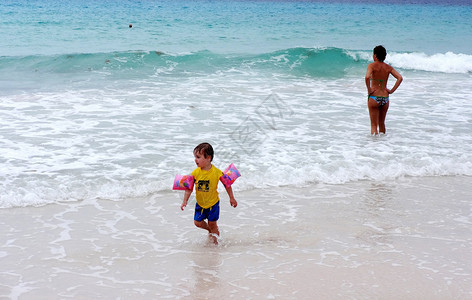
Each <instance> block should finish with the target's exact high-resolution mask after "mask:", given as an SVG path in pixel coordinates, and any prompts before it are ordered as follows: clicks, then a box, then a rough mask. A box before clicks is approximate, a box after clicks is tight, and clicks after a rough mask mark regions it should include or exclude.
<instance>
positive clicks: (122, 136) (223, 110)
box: [0, 71, 472, 207]
mask: <svg viewBox="0 0 472 300" xmlns="http://www.w3.org/2000/svg"><path fill="white" fill-rule="evenodd" d="M354 75H355V76H354ZM354 75H353V77H352V78H351V77H347V78H344V79H339V80H328V79H311V78H299V77H298V78H292V77H288V76H285V77H284V76H280V75H279V76H278V77H272V76H271V75H270V74H262V73H258V72H253V73H250V72H246V73H245V74H244V75H241V74H237V73H236V74H235V73H234V72H232V71H229V72H228V73H221V74H218V75H211V74H209V75H206V76H200V77H196V78H187V79H184V78H181V80H180V81H179V82H177V81H173V79H161V81H160V82H157V83H156V82H154V81H153V80H147V79H143V80H141V81H136V82H133V83H129V82H127V83H126V84H124V85H122V84H121V82H120V81H118V82H116V83H114V82H109V83H107V86H106V88H104V89H75V90H74V89H71V90H68V91H64V90H55V89H53V90H51V91H45V92H41V93H21V94H18V95H6V96H2V97H1V102H2V105H3V109H2V111H1V114H2V118H1V121H0V122H1V127H2V133H1V135H0V145H1V147H2V158H1V160H0V163H1V166H2V167H1V168H0V170H1V174H2V177H4V178H5V180H3V182H2V185H1V186H0V189H1V193H0V195H1V196H0V206H2V207H9V206H25V205H41V204H44V203H52V202H59V201H71V200H72V201H74V200H83V199H95V198H107V199H120V198H123V197H134V196H142V195H147V194H150V193H154V192H156V191H161V190H168V189H170V187H171V184H172V179H173V177H174V175H175V174H182V173H189V172H191V171H192V170H193V168H195V165H194V163H193V157H192V149H193V147H194V146H195V145H196V144H198V143H200V142H202V141H209V142H210V143H212V144H213V145H214V147H215V151H216V156H215V160H214V163H215V165H216V166H217V167H219V168H221V169H224V168H225V167H226V166H227V165H228V164H229V163H231V162H233V163H235V165H236V166H237V167H238V169H240V171H241V173H242V177H241V178H239V179H238V180H237V183H236V184H235V186H234V188H235V189H240V190H244V189H251V188H254V187H267V186H283V185H305V184H307V183H311V182H324V183H333V184H339V183H345V182H349V181H356V180H388V179H392V178H398V177H403V176H437V175H472V158H471V153H472V140H471V137H470V135H469V134H468V132H469V131H470V129H471V128H470V126H471V119H472V105H471V104H470V101H468V98H469V97H470V96H471V95H470V93H468V92H467V91H466V90H461V91H460V93H459V92H454V93H452V94H449V92H448V91H450V90H454V87H455V86H456V85H458V86H468V85H471V86H472V79H471V78H470V76H466V77H464V76H461V75H459V74H457V75H455V74H451V75H441V73H437V75H435V76H427V77H425V75H419V74H416V73H414V72H413V73H408V72H407V73H404V74H403V75H404V78H405V80H404V83H403V84H402V86H401V88H400V89H399V90H398V91H397V93H395V94H394V95H392V97H391V108H390V111H389V114H388V117H387V130H388V133H387V135H385V136H379V137H371V136H370V135H369V119H368V112H367V108H366V104H365V96H364V93H365V91H364V89H365V87H364V86H363V82H362V81H361V80H359V78H362V76H363V73H362V74H361V71H359V74H354ZM447 76H448V77H447ZM419 82H421V84H422V86H423V88H422V89H421V90H418V88H417V84H418V83H419ZM392 84H393V83H392ZM439 86H441V87H442V88H439ZM423 89H426V90H428V93H427V94H424V92H423Z"/></svg>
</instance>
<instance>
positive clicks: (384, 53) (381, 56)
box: [374, 45, 387, 62]
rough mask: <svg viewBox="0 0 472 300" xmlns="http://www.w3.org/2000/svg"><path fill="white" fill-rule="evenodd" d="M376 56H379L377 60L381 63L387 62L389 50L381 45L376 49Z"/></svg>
mask: <svg viewBox="0 0 472 300" xmlns="http://www.w3.org/2000/svg"><path fill="white" fill-rule="evenodd" d="M374 54H375V56H377V59H378V60H379V61H382V62H383V61H384V60H385V57H386V56H387V50H385V48H384V46H382V45H379V46H377V47H375V48H374Z"/></svg>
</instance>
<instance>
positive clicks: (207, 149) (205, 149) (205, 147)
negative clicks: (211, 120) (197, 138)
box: [193, 143, 214, 161]
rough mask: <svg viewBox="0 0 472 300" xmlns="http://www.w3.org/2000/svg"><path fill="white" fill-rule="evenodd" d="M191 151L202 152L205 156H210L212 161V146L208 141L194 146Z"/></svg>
mask: <svg viewBox="0 0 472 300" xmlns="http://www.w3.org/2000/svg"><path fill="white" fill-rule="evenodd" d="M193 153H203V155H205V157H208V156H210V157H211V161H213V155H214V152H213V147H212V146H211V145H210V144H208V143H201V144H200V145H198V146H197V147H195V149H193Z"/></svg>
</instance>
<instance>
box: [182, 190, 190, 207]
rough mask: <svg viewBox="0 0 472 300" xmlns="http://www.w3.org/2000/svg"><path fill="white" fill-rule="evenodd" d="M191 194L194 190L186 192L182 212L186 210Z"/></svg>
mask: <svg viewBox="0 0 472 300" xmlns="http://www.w3.org/2000/svg"><path fill="white" fill-rule="evenodd" d="M191 194H192V190H185V195H184V201H183V202H182V205H180V209H181V210H184V208H185V207H186V206H187V202H188V198H190V195H191Z"/></svg>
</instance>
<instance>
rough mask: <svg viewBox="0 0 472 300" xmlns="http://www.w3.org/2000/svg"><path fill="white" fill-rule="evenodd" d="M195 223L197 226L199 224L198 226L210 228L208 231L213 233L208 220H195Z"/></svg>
mask: <svg viewBox="0 0 472 300" xmlns="http://www.w3.org/2000/svg"><path fill="white" fill-rule="evenodd" d="M193 223H194V224H195V226H197V227H198V228H202V229H205V230H208V232H210V233H211V231H210V227H209V226H208V224H207V222H205V221H196V220H194V221H193Z"/></svg>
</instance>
